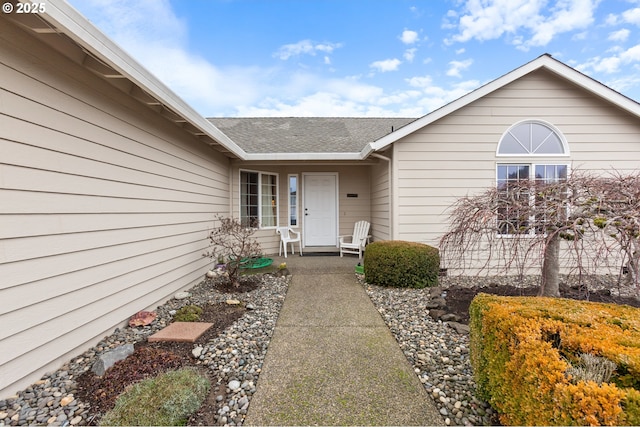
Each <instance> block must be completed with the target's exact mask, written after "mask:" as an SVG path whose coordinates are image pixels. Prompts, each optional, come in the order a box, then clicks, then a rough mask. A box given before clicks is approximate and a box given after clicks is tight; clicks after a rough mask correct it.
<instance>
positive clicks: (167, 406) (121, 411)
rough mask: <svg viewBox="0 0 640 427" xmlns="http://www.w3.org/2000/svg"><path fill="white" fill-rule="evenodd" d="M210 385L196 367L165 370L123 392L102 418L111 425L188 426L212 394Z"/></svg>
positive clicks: (102, 420)
mask: <svg viewBox="0 0 640 427" xmlns="http://www.w3.org/2000/svg"><path fill="white" fill-rule="evenodd" d="M210 388H211V384H210V382H209V380H208V379H207V378H206V377H204V376H203V375H201V374H199V373H198V372H197V371H196V370H195V369H191V368H184V369H179V370H177V371H170V372H165V373H162V374H160V375H158V376H156V377H153V378H148V379H146V380H143V381H140V382H139V383H136V384H134V385H133V386H131V388H129V389H128V390H126V391H125V392H124V393H122V394H121V395H120V396H119V397H118V400H116V404H115V406H114V407H113V409H112V410H110V411H108V412H107V413H106V414H105V415H104V416H103V417H102V419H101V420H100V425H111V426H127V425H129V426H178V425H185V424H186V422H187V420H188V418H189V416H190V415H191V414H192V413H194V412H195V411H196V410H198V408H199V407H200V405H201V404H202V402H203V401H204V399H205V398H206V396H207V394H208V393H209V389H210Z"/></svg>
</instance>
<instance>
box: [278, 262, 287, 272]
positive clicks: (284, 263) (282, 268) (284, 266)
mask: <svg viewBox="0 0 640 427" xmlns="http://www.w3.org/2000/svg"><path fill="white" fill-rule="evenodd" d="M285 268H287V263H286V262H283V263H281V264H280V265H279V266H278V270H284V269H285Z"/></svg>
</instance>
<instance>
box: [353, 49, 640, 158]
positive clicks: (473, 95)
mask: <svg viewBox="0 0 640 427" xmlns="http://www.w3.org/2000/svg"><path fill="white" fill-rule="evenodd" d="M540 68H545V69H548V70H550V71H552V72H554V73H556V74H558V75H559V76H561V77H563V78H565V79H566V80H568V81H570V82H572V83H574V84H576V85H578V86H580V87H582V88H584V89H586V90H588V91H590V92H591V93H593V94H595V95H597V96H600V97H602V98H604V99H606V100H608V101H609V102H612V103H613V104H616V105H618V106H619V107H620V108H622V109H624V110H626V111H628V112H630V113H631V114H634V115H636V116H638V117H640V104H638V103H637V102H635V101H633V100H632V99H630V98H627V97H626V96H624V95H622V94H620V93H618V92H616V91H614V90H613V89H611V88H609V87H607V86H605V85H604V84H602V83H600V82H598V81H596V80H594V79H592V78H590V77H588V76H586V75H584V74H582V73H581V72H579V71H577V70H575V69H573V68H571V67H569V66H568V65H566V64H563V63H562V62H560V61H557V60H555V59H553V58H552V57H550V56H549V55H542V56H540V57H538V58H536V59H534V60H533V61H531V62H528V63H527V64H524V65H523V66H521V67H519V68H516V69H515V70H513V71H511V72H509V73H508V74H505V75H503V76H502V77H499V78H497V79H495V80H493V81H491V82H489V83H487V84H485V85H484V86H481V87H479V88H478V89H476V90H474V91H473V92H470V93H468V94H466V95H463V96H462V97H460V98H458V99H456V100H455V101H452V102H450V103H449V104H446V105H444V106H443V107H440V108H439V109H437V110H435V111H433V112H431V113H429V114H427V115H426V116H424V117H422V118H420V119H418V120H416V121H414V122H412V123H409V124H408V125H406V126H404V127H402V128H400V129H398V130H397V131H395V132H392V133H390V134H388V135H386V136H384V137H382V138H380V139H378V140H377V141H374V142H372V143H370V144H368V147H365V148H364V149H363V150H362V154H363V155H364V156H365V157H364V158H366V156H368V155H369V154H370V153H371V152H372V151H379V150H382V149H384V148H386V147H388V146H389V145H391V144H393V143H394V142H396V141H398V140H399V139H401V138H403V137H405V136H407V135H409V134H411V133H413V132H415V131H417V130H419V129H421V128H423V127H425V126H427V125H428V124H430V123H433V122H435V121H436V120H439V119H441V118H443V117H445V116H447V115H449V114H451V113H453V112H455V111H456V110H458V109H460V108H462V107H464V106H466V105H468V104H470V103H472V102H474V101H476V100H478V99H480V98H482V97H484V96H486V95H488V94H490V93H491V92H493V91H495V90H497V89H500V88H501V87H503V86H506V85H507V84H509V83H511V82H513V81H515V80H517V79H519V78H521V77H523V76H525V75H527V74H529V73H531V72H532V71H535V70H537V69H540Z"/></svg>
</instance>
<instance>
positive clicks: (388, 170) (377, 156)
mask: <svg viewBox="0 0 640 427" xmlns="http://www.w3.org/2000/svg"><path fill="white" fill-rule="evenodd" d="M371 157H375V158H377V159H381V160H385V161H386V162H387V175H388V180H389V240H393V180H392V179H391V172H392V171H391V159H390V158H389V157H387V156H383V155H382V154H378V153H371Z"/></svg>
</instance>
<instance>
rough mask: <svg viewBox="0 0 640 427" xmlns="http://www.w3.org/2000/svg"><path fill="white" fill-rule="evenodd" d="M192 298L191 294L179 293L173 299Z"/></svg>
mask: <svg viewBox="0 0 640 427" xmlns="http://www.w3.org/2000/svg"><path fill="white" fill-rule="evenodd" d="M190 296H191V294H190V293H189V292H178V293H177V294H175V295H174V296H173V297H174V298H175V299H185V298H189V297H190Z"/></svg>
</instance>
